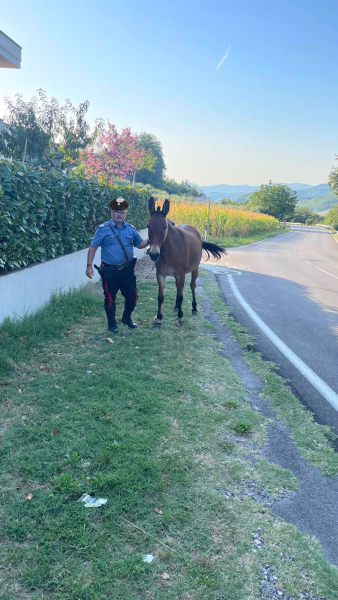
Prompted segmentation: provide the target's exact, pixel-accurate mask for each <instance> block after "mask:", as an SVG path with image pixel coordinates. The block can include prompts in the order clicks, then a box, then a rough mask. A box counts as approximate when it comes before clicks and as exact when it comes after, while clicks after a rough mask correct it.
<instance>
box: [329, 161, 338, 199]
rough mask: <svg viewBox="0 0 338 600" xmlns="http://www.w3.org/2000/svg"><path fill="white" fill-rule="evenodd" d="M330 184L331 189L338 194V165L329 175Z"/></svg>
mask: <svg viewBox="0 0 338 600" xmlns="http://www.w3.org/2000/svg"><path fill="white" fill-rule="evenodd" d="M336 160H338V155H336ZM328 184H329V186H330V188H331V190H332V191H333V192H335V193H336V194H337V195H338V167H336V168H335V169H332V171H331V173H330V175H329V180H328ZM333 208H335V207H333Z"/></svg>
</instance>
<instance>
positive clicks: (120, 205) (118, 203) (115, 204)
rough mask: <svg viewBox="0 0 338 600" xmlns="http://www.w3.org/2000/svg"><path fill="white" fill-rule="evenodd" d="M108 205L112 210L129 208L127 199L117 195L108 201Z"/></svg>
mask: <svg viewBox="0 0 338 600" xmlns="http://www.w3.org/2000/svg"><path fill="white" fill-rule="evenodd" d="M109 206H110V208H111V209H112V210H127V208H129V204H128V202H127V200H125V199H124V198H122V197H121V196H118V197H117V198H114V199H113V200H111V201H110V202H109Z"/></svg>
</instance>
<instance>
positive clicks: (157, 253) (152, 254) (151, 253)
mask: <svg viewBox="0 0 338 600" xmlns="http://www.w3.org/2000/svg"><path fill="white" fill-rule="evenodd" d="M149 256H150V258H151V260H153V261H154V262H156V261H157V259H158V257H159V256H160V253H159V252H155V253H153V252H149Z"/></svg>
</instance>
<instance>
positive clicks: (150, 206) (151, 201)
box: [148, 197, 155, 216]
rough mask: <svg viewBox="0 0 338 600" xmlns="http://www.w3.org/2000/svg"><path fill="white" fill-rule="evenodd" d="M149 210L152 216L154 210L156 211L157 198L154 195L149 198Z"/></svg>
mask: <svg viewBox="0 0 338 600" xmlns="http://www.w3.org/2000/svg"><path fill="white" fill-rule="evenodd" d="M148 210H149V214H150V216H151V215H152V214H154V212H155V200H154V198H153V197H151V198H149V200H148Z"/></svg>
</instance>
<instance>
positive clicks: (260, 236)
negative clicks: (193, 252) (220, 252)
mask: <svg viewBox="0 0 338 600" xmlns="http://www.w3.org/2000/svg"><path fill="white" fill-rule="evenodd" d="M288 231H290V229H289V228H288V227H286V228H284V227H283V228H281V229H277V230H276V231H266V232H264V233H257V234H256V235H250V236H246V237H224V238H220V237H213V236H209V237H208V241H209V242H214V244H219V245H220V246H224V247H225V248H236V247H237V246H245V245H246V244H252V243H253V242H260V241H262V240H267V239H269V238H272V237H276V235H281V234H282V233H287V232H288Z"/></svg>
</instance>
